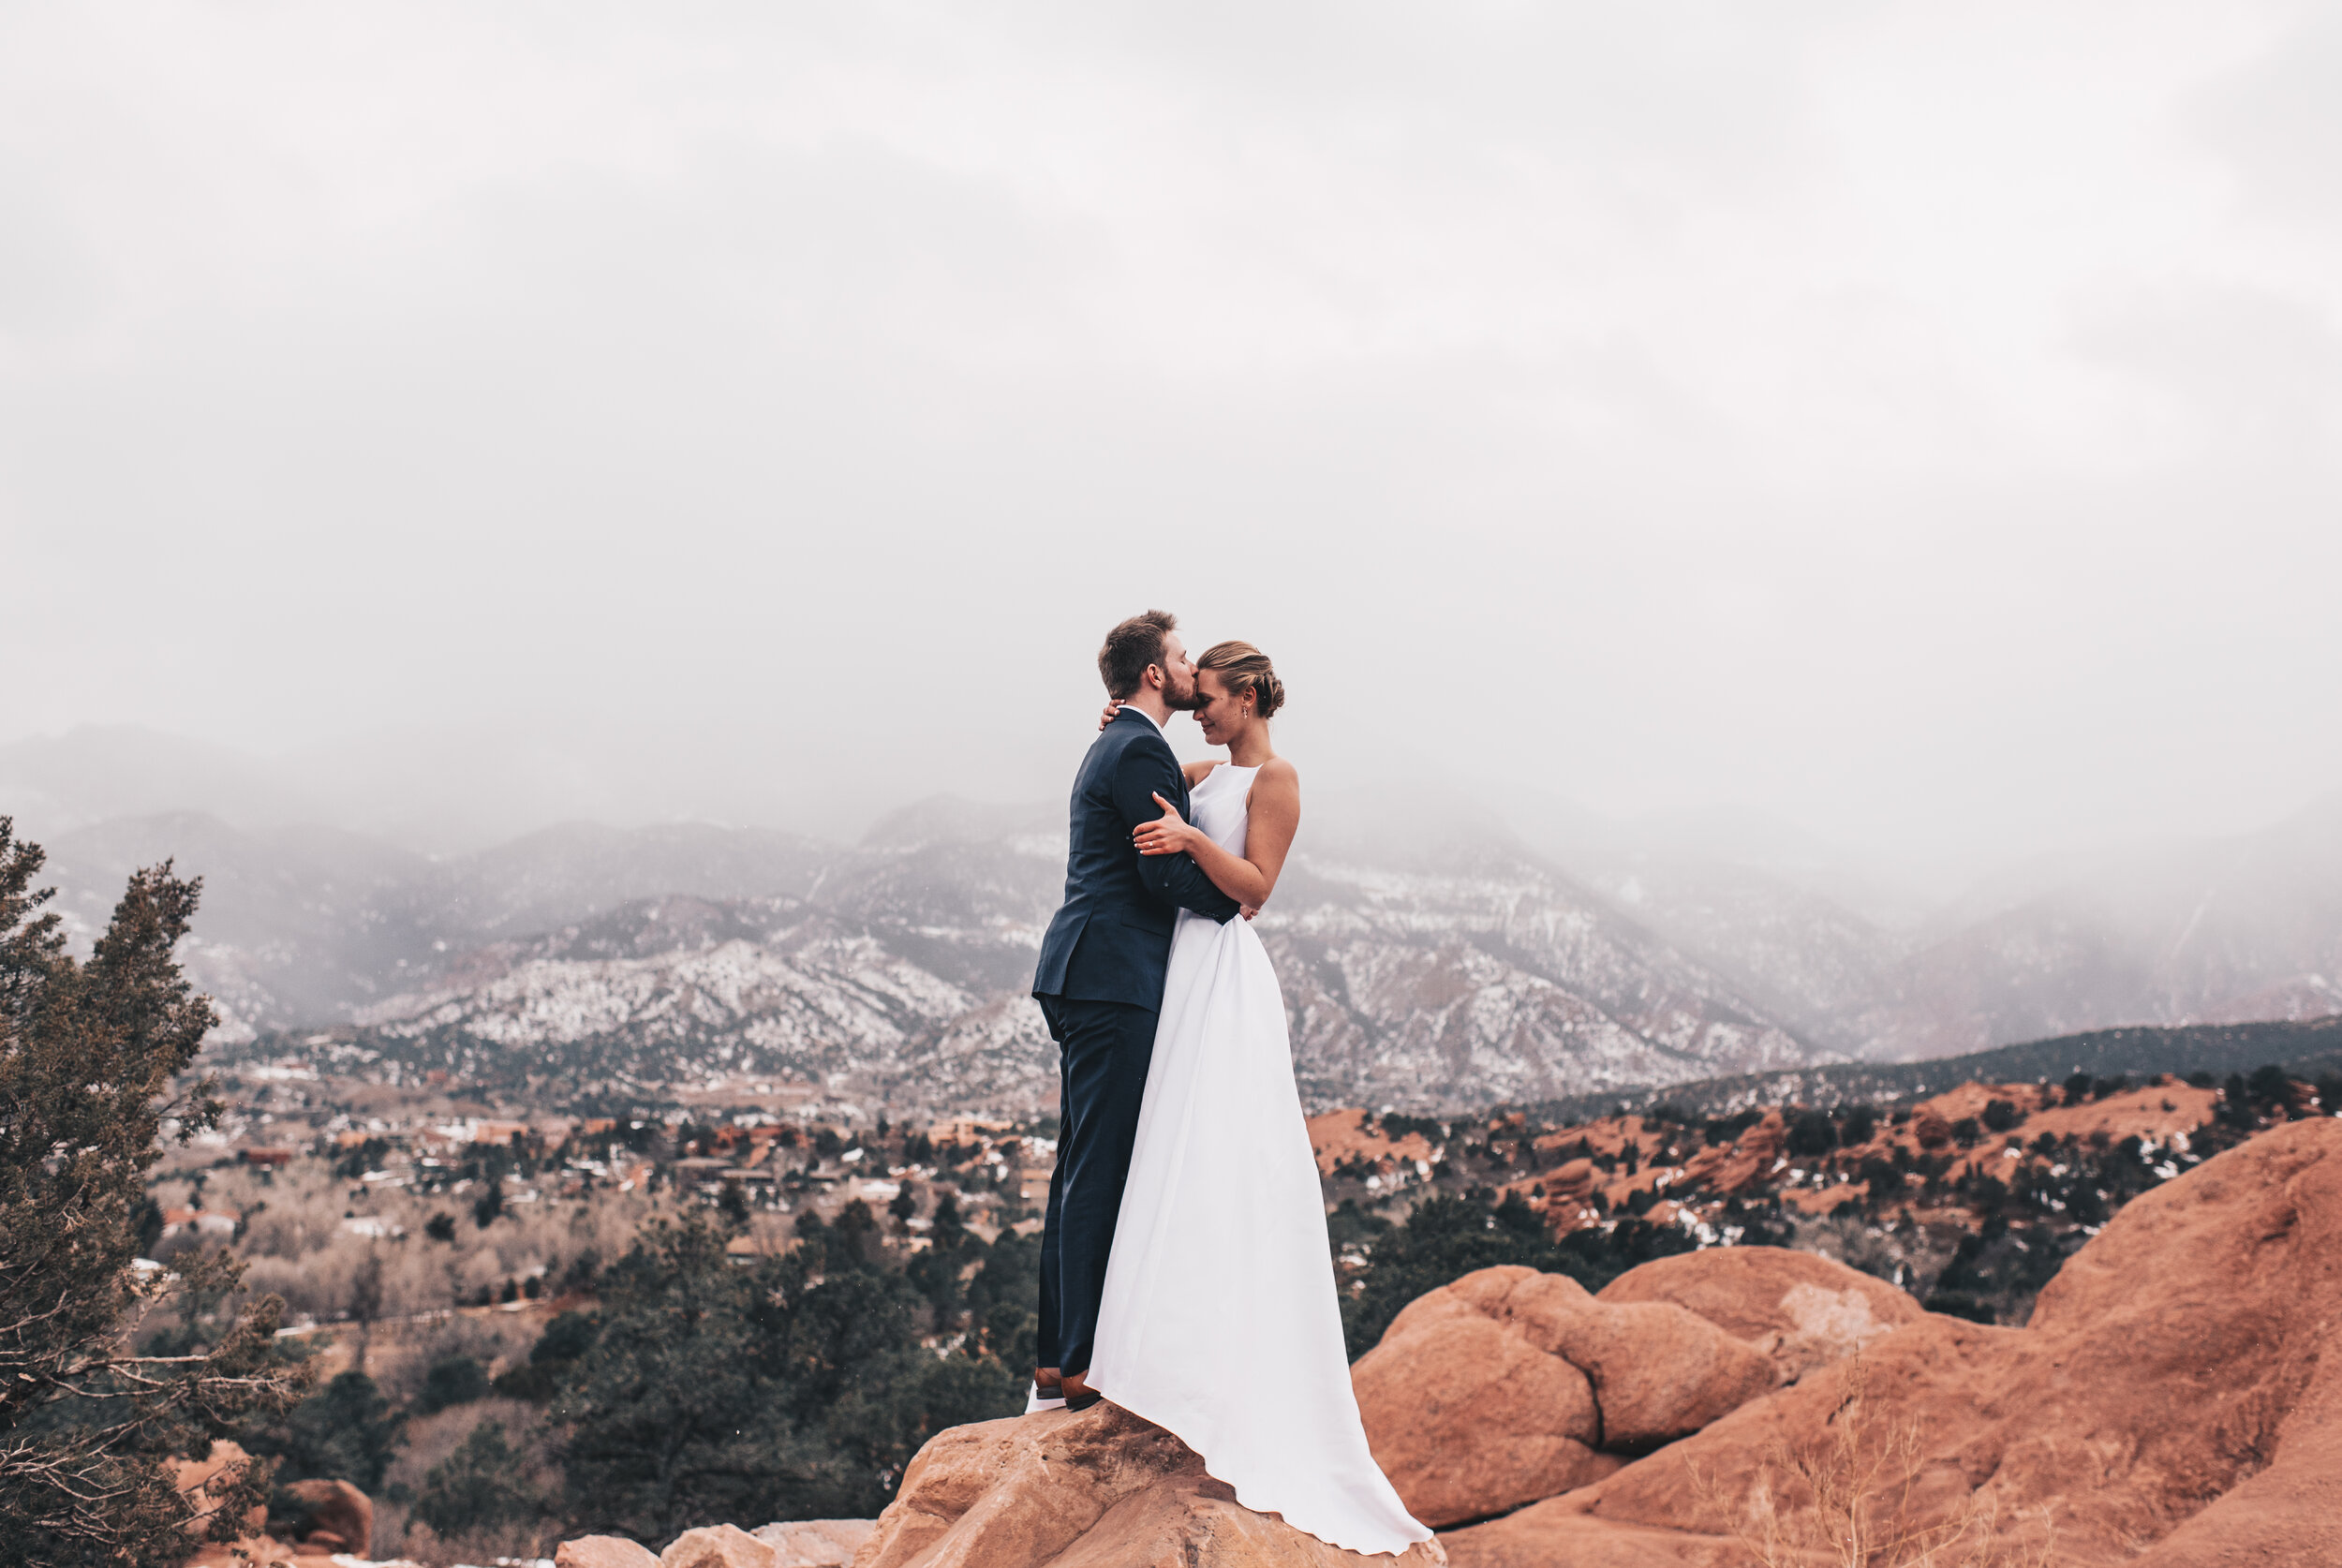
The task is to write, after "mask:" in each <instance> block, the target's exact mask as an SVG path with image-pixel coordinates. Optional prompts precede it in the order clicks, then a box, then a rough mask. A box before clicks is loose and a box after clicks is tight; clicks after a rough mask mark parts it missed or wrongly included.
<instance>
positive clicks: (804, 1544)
mask: <svg viewBox="0 0 2342 1568" xmlns="http://www.w3.org/2000/svg"><path fill="white" fill-rule="evenodd" d="M873 1525H874V1521H872V1520H869V1519H791V1520H786V1521H784V1522H782V1523H780V1524H768V1525H765V1526H763V1528H762V1529H759V1530H752V1531H749V1534H751V1535H753V1536H755V1537H756V1538H757V1539H758V1540H759V1541H762V1542H763V1543H764V1544H765V1545H766V1546H770V1547H772V1548H773V1550H774V1551H775V1552H776V1553H777V1554H778V1556H777V1557H776V1558H775V1560H774V1562H773V1568H844V1565H845V1564H847V1563H850V1562H852V1561H853V1559H854V1553H855V1552H857V1551H859V1550H860V1549H861V1546H862V1543H863V1542H865V1541H867V1540H868V1539H869V1538H870V1531H871V1530H872V1528H873Z"/></svg>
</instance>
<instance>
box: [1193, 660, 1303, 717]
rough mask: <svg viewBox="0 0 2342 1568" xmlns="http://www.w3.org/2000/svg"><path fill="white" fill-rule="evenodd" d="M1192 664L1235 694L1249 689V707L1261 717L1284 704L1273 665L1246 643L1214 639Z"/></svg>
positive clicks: (1239, 694) (1282, 684) (1281, 685)
mask: <svg viewBox="0 0 2342 1568" xmlns="http://www.w3.org/2000/svg"><path fill="white" fill-rule="evenodd" d="M1195 668H1197V669H1198V670H1209V671H1210V672H1211V673H1213V674H1215V675H1218V676H1219V677H1220V682H1221V684H1222V685H1223V686H1225V687H1226V688H1228V689H1229V690H1230V691H1233V692H1235V693H1237V694H1238V696H1242V695H1243V694H1244V693H1246V692H1248V691H1249V692H1251V693H1252V695H1253V712H1254V713H1256V714H1258V715H1259V716H1260V717H1263V718H1267V717H1272V716H1273V715H1274V714H1275V713H1276V711H1277V710H1278V709H1279V708H1282V707H1283V706H1284V705H1285V683H1284V682H1282V681H1281V680H1279V679H1278V678H1277V668H1276V666H1275V665H1273V664H1271V663H1269V662H1268V656H1267V654H1265V653H1263V652H1261V651H1260V650H1259V649H1258V648H1256V647H1254V646H1253V644H1252V643H1213V644H1212V645H1211V646H1210V647H1208V648H1206V649H1205V650H1204V654H1203V657H1202V658H1198V659H1197V660H1196V661H1195Z"/></svg>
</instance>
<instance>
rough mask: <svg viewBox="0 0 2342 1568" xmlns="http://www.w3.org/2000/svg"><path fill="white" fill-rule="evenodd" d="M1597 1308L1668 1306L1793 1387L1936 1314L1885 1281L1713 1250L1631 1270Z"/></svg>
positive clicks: (1755, 1250)
mask: <svg viewBox="0 0 2342 1568" xmlns="http://www.w3.org/2000/svg"><path fill="white" fill-rule="evenodd" d="M1596 1299H1597V1300H1600V1301H1604V1302H1608V1303H1612V1304H1615V1305H1620V1306H1623V1305H1625V1304H1627V1303H1629V1302H1638V1301H1641V1302H1668V1303H1671V1304H1673V1305H1674V1306H1677V1307H1681V1308H1682V1309H1685V1310H1686V1311H1690V1312H1694V1313H1697V1315H1698V1316H1700V1317H1702V1318H1705V1319H1707V1320H1708V1321H1709V1322H1710V1323H1712V1324H1715V1325H1716V1326H1717V1327H1718V1328H1721V1329H1723V1330H1724V1331H1725V1332H1726V1333H1727V1334H1729V1335H1730V1336H1732V1338H1734V1339H1740V1340H1742V1341H1744V1342H1746V1343H1748V1344H1751V1345H1754V1346H1756V1349H1758V1350H1759V1351H1762V1352H1763V1353H1764V1354H1766V1355H1768V1356H1770V1357H1771V1359H1772V1363H1773V1367H1774V1368H1775V1370H1776V1371H1777V1373H1778V1374H1779V1376H1780V1380H1781V1381H1782V1382H1783V1383H1795V1382H1796V1381H1797V1380H1798V1379H1799V1378H1801V1377H1803V1376H1804V1375H1805V1374H1806V1373H1807V1372H1809V1371H1811V1370H1812V1369H1813V1368H1816V1367H1822V1366H1827V1365H1829V1364H1830V1363H1831V1362H1833V1361H1838V1360H1842V1359H1844V1358H1845V1356H1846V1355H1848V1354H1852V1353H1853V1352H1854V1351H1855V1350H1856V1349H1857V1348H1858V1347H1860V1346H1862V1345H1865V1344H1868V1343H1869V1342H1870V1341H1871V1340H1873V1339H1877V1338H1878V1337H1879V1336H1880V1335H1881V1334H1885V1333H1888V1332H1889V1331H1890V1330H1892V1329H1896V1328H1900V1327H1902V1326H1903V1325H1904V1324H1910V1323H1917V1322H1918V1321H1919V1320H1920V1319H1921V1318H1923V1317H1925V1316H1926V1315H1927V1314H1926V1313H1925V1312H1923V1311H1921V1310H1920V1304H1919V1303H1918V1302H1916V1301H1914V1300H1912V1299H1911V1297H1910V1296H1909V1295H1908V1294H1905V1293H1904V1292H1902V1291H1899V1290H1897V1289H1895V1287H1894V1286H1892V1285H1890V1284H1888V1283H1887V1282H1886V1281H1885V1280H1878V1279H1875V1278H1873V1277H1872V1276H1870V1275H1868V1274H1864V1273H1862V1272H1861V1271H1860V1270H1859V1269H1852V1268H1848V1267H1846V1265H1844V1264H1842V1263H1836V1262H1833V1261H1832V1260H1831V1259H1829V1258H1824V1257H1817V1256H1816V1255H1815V1254H1814V1253H1812V1252H1795V1251H1791V1250H1788V1249H1786V1248H1783V1247H1713V1248H1710V1249H1709V1250H1706V1251H1704V1252H1685V1253H1682V1254H1680V1255H1678V1256H1676V1257H1671V1258H1660V1259H1657V1260H1655V1261H1653V1262H1651V1263H1647V1264H1644V1265H1640V1266H1639V1267H1637V1268H1630V1269H1628V1270H1627V1271H1626V1272H1625V1273H1624V1274H1622V1275H1620V1276H1619V1277H1618V1278H1617V1279H1616V1280H1611V1281H1610V1283H1609V1285H1608V1288H1606V1289H1605V1290H1604V1291H1603V1292H1602V1294H1601V1295H1600V1296H1598V1297H1597V1298H1596Z"/></svg>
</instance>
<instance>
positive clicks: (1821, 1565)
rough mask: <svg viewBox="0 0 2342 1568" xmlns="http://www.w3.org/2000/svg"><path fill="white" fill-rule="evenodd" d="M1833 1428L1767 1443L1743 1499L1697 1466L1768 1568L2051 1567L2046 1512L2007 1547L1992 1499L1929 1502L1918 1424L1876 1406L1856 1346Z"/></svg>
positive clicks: (1699, 1482)
mask: <svg viewBox="0 0 2342 1568" xmlns="http://www.w3.org/2000/svg"><path fill="white" fill-rule="evenodd" d="M1828 1425H1829V1430H1828V1432H1827V1433H1826V1434H1825V1435H1824V1436H1822V1437H1821V1438H1819V1439H1817V1440H1815V1441H1813V1442H1805V1443H1788V1442H1782V1443H1777V1444H1775V1445H1774V1446H1773V1447H1772V1448H1771V1450H1769V1451H1768V1452H1767V1454H1766V1455H1765V1457H1764V1459H1763V1460H1762V1461H1761V1462H1760V1463H1759V1465H1758V1466H1757V1470H1756V1479H1755V1481H1754V1483H1753V1484H1752V1485H1751V1486H1750V1487H1749V1489H1748V1492H1747V1495H1746V1496H1745V1497H1742V1498H1730V1497H1727V1496H1726V1495H1724V1487H1722V1485H1721V1483H1720V1482H1719V1481H1718V1480H1717V1478H1716V1477H1715V1476H1714V1475H1712V1474H1703V1473H1702V1472H1700V1471H1699V1469H1698V1467H1697V1466H1696V1465H1694V1466H1692V1467H1691V1473H1692V1482H1693V1486H1694V1487H1695V1489H1696V1490H1697V1494H1698V1496H1699V1499H1700V1501H1701V1503H1702V1505H1703V1506H1704V1507H1706V1508H1708V1509H1711V1510H1712V1511H1714V1512H1718V1513H1722V1514H1723V1515H1725V1516H1727V1517H1728V1518H1729V1519H1730V1520H1731V1521H1732V1531H1733V1533H1734V1535H1735V1536H1736V1537H1737V1538H1738V1539H1739V1541H1740V1544H1741V1545H1742V1547H1743V1548H1745V1549H1746V1550H1747V1551H1748V1553H1749V1554H1750V1556H1752V1557H1754V1558H1755V1559H1756V1561H1757V1562H1759V1563H1761V1564H1763V1568H2053V1565H2054V1562H2055V1559H2054V1557H2053V1551H2052V1547H2053V1531H2052V1529H2051V1521H2050V1519H2049V1517H2048V1515H2047V1513H2046V1511H2044V1513H2043V1515H2042V1517H2041V1520H2040V1523H2039V1527H2038V1541H2034V1542H2030V1543H2028V1544H2027V1545H2025V1546H2019V1547H2011V1546H2007V1545H2004V1544H2003V1542H2002V1540H2001V1536H2002V1530H2001V1519H2000V1514H1999V1508H1998V1504H1997V1502H1996V1501H1995V1500H1994V1499H1993V1498H1991V1497H1989V1496H1984V1495H1981V1494H1978V1493H1974V1492H1967V1491H1965V1490H1963V1493H1962V1495H1961V1497H1960V1498H1959V1499H1958V1500H1957V1501H1953V1502H1951V1503H1950V1504H1949V1505H1948V1506H1931V1505H1930V1504H1929V1503H1928V1502H1927V1501H1926V1500H1925V1499H1924V1498H1923V1496H1922V1482H1923V1480H1924V1478H1925V1476H1926V1473H1927V1471H1928V1469H1929V1464H1928V1458H1927V1456H1926V1453H1925V1451H1924V1449H1923V1447H1922V1444H1921V1442H1920V1427H1919V1423H1918V1422H1916V1421H1909V1420H1906V1421H1896V1420H1893V1419H1891V1418H1890V1417H1889V1416H1888V1415H1886V1414H1885V1413H1882V1412H1881V1411H1880V1410H1879V1409H1878V1407H1877V1403H1876V1401H1875V1400H1874V1399H1873V1398H1871V1395H1870V1366H1869V1364H1868V1363H1867V1362H1866V1361H1865V1360H1864V1359H1863V1357H1862V1355H1861V1354H1860V1352H1857V1353H1856V1354H1855V1356H1854V1358H1853V1360H1852V1361H1851V1363H1849V1365H1848V1366H1847V1368H1846V1371H1845V1381H1844V1383H1842V1384H1841V1387H1840V1393H1839V1398H1838V1403H1837V1405H1836V1407H1835V1408H1834V1409H1833V1410H1832V1411H1831V1414H1830V1420H1829V1424H1828ZM1687 1463H1688V1461H1687ZM2028 1533H2030V1532H2028Z"/></svg>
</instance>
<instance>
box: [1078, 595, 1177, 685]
mask: <svg viewBox="0 0 2342 1568" xmlns="http://www.w3.org/2000/svg"><path fill="white" fill-rule="evenodd" d="M1178 629H1179V617H1178V616H1177V615H1174V614H1171V612H1170V611H1168V610H1149V611H1148V612H1147V613H1146V614H1143V615H1133V616H1132V617H1131V618H1130V619H1129V620H1127V621H1124V622H1123V623H1122V624H1121V625H1120V626H1118V627H1116V628H1115V629H1113V630H1112V631H1109V632H1107V633H1106V643H1105V646H1104V647H1103V648H1100V649H1099V650H1098V674H1099V676H1100V677H1101V678H1102V679H1104V681H1105V683H1106V695H1107V696H1109V697H1111V698H1113V699H1114V700H1115V701H1116V702H1118V703H1119V702H1120V701H1122V700H1123V699H1124V698H1126V697H1128V696H1129V695H1130V694H1131V693H1132V692H1134V691H1136V690H1137V689H1138V683H1139V682H1140V681H1142V680H1145V679H1146V678H1147V666H1149V664H1161V663H1162V662H1163V634H1164V632H1166V631H1177V630H1178Z"/></svg>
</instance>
